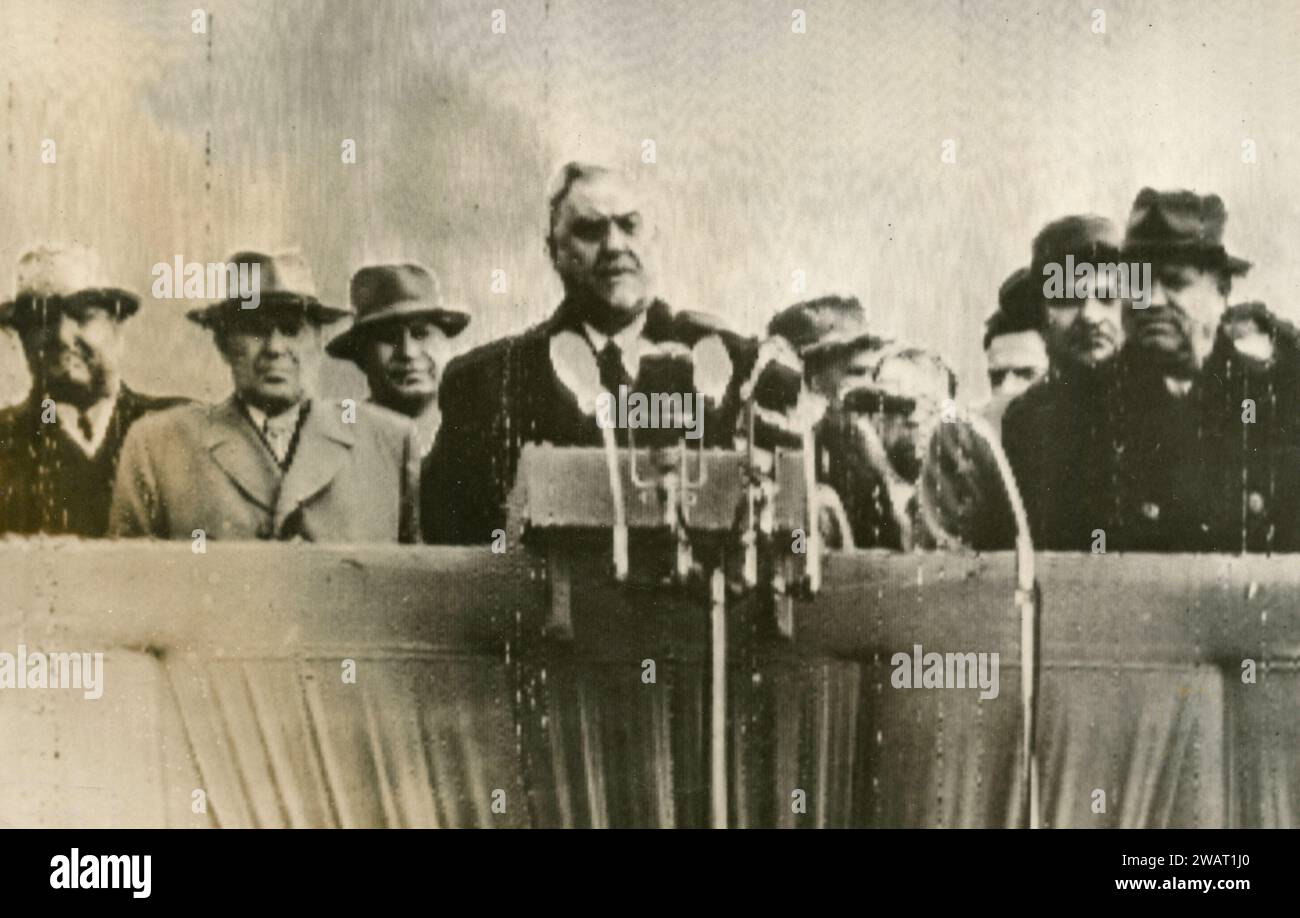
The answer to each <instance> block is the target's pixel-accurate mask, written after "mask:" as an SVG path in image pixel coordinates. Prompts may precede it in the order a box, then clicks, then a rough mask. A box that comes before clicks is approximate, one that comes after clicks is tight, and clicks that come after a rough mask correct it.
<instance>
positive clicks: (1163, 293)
mask: <svg viewBox="0 0 1300 918" xmlns="http://www.w3.org/2000/svg"><path fill="white" fill-rule="evenodd" d="M1150 305H1152V306H1168V305H1169V291H1168V290H1166V289H1165V285H1164V284H1162V283H1160V281H1152V282H1151V304H1150Z"/></svg>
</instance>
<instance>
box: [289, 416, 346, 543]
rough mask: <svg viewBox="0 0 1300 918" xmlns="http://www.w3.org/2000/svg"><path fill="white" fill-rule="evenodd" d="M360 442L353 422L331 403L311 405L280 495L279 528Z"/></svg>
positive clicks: (336, 472)
mask: <svg viewBox="0 0 1300 918" xmlns="http://www.w3.org/2000/svg"><path fill="white" fill-rule="evenodd" d="M355 443H356V435H355V434H354V433H353V429H352V425H350V424H344V423H343V419H342V417H341V416H340V415H339V414H338V412H336V411H334V410H333V408H332V406H330V405H328V404H327V403H323V402H318V403H315V404H313V405H312V406H311V410H310V411H309V412H308V413H307V419H306V420H305V421H303V424H302V429H301V430H300V431H299V432H298V445H297V447H296V448H295V450H294V453H293V461H292V462H291V463H290V465H289V470H288V471H287V472H285V474H284V481H283V482H282V483H281V485H280V496H279V498H278V500H277V501H276V504H275V529H276V531H277V532H279V530H280V527H281V526H282V525H283V524H284V521H285V520H286V519H288V518H289V516H290V515H291V514H292V513H293V512H294V511H295V510H297V509H298V508H299V507H300V506H302V504H304V503H306V502H307V501H308V500H311V498H313V497H315V496H316V495H317V494H319V493H320V492H321V491H322V490H324V489H325V488H326V487H327V486H328V485H329V483H330V482H331V481H333V480H334V476H335V475H337V474H338V471H339V469H340V468H342V467H343V465H344V463H346V462H347V460H348V457H349V455H351V452H352V447H353V445H354V444H355Z"/></svg>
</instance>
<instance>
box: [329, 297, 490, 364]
mask: <svg viewBox="0 0 1300 918" xmlns="http://www.w3.org/2000/svg"><path fill="white" fill-rule="evenodd" d="M420 317H424V318H427V319H428V320H429V321H430V322H432V323H433V324H434V325H437V326H438V327H439V328H441V329H442V331H443V333H444V334H445V335H446V336H447V337H448V338H454V337H456V336H457V335H459V334H460V333H461V332H463V331H464V330H465V328H466V327H467V326H468V325H469V320H470V315H469V313H467V312H462V311H461V310H459V309H447V308H445V307H442V306H433V305H431V304H429V303H424V302H421V301H418V300H409V301H406V302H402V303H395V304H393V305H392V306H391V307H388V308H385V309H384V310H383V311H382V312H376V313H373V314H371V315H368V316H366V317H364V318H361V319H357V320H356V321H355V322H353V323H352V327H351V328H349V329H348V330H347V331H345V332H343V333H342V334H341V335H339V336H338V337H336V338H334V339H333V340H332V341H330V343H329V344H327V345H325V352H326V353H327V354H329V355H330V356H331V357H337V358H338V359H339V360H352V361H355V360H356V359H357V354H358V350H359V348H360V346H361V344H362V343H363V342H365V341H366V340H367V339H368V338H369V337H370V334H371V333H372V332H373V331H374V330H375V329H376V328H377V327H379V326H381V325H386V324H388V323H390V322H400V321H404V320H407V319H414V318H420Z"/></svg>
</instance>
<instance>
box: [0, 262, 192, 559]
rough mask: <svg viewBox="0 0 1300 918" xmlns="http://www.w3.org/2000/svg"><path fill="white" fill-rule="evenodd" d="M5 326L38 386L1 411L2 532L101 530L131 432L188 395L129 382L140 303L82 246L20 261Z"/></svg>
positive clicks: (3, 307)
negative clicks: (130, 330) (147, 391)
mask: <svg viewBox="0 0 1300 918" xmlns="http://www.w3.org/2000/svg"><path fill="white" fill-rule="evenodd" d="M14 286H15V292H14V297H13V299H12V300H10V301H9V302H6V303H3V304H0V325H2V326H5V327H8V328H10V329H11V330H13V331H14V332H15V333H17V335H18V338H19V340H20V342H21V344H22V348H23V353H24V355H25V356H26V358H27V366H28V369H29V371H30V372H31V377H32V387H31V391H30V393H29V394H28V396H27V398H26V399H25V400H24V401H23V402H22V403H20V404H18V405H14V406H12V407H10V408H6V409H5V410H3V411H0V533H4V532H12V533H36V532H42V533H49V534H52V535H57V534H70V535H80V536H87V537H98V536H103V535H104V534H105V532H106V531H107V529H108V511H109V502H110V500H111V497H112V489H113V479H114V476H115V474H116V469H117V462H118V454H119V451H120V450H121V447H122V442H123V440H124V439H125V437H126V434H127V431H128V430H129V429H130V428H131V426H132V425H133V424H134V423H135V422H136V421H137V420H139V419H140V418H142V417H144V416H145V415H146V414H149V413H150V412H154V411H158V410H159V409H162V408H167V407H170V406H172V405H175V404H178V403H179V402H180V401H181V399H176V398H153V397H150V396H147V395H141V394H139V393H137V392H135V391H134V390H132V389H131V388H129V387H128V386H126V385H125V384H124V383H123V382H122V379H121V374H120V363H121V357H122V351H123V344H124V337H123V326H124V325H125V323H126V320H127V319H129V318H130V317H131V316H132V315H134V314H135V313H136V311H137V310H138V309H139V307H140V299H139V297H137V296H136V295H135V294H134V293H131V292H129V291H127V290H125V289H123V288H122V287H121V286H119V285H116V284H113V283H110V282H108V281H106V280H105V279H104V278H103V277H102V276H101V275H100V269H99V258H98V256H97V255H96V253H95V252H94V251H93V250H91V249H89V248H87V247H84V246H67V247H54V246H45V247H41V248H37V249H34V250H32V251H30V252H28V253H26V254H24V255H23V256H22V257H21V258H20V259H19V261H18V270H17V276H16V281H15V285H14Z"/></svg>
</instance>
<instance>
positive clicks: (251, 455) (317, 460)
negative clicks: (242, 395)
mask: <svg viewBox="0 0 1300 918" xmlns="http://www.w3.org/2000/svg"><path fill="white" fill-rule="evenodd" d="M208 421H209V423H208V431H207V436H206V438H205V445H206V446H207V448H208V450H209V451H210V452H211V454H212V458H213V461H214V462H216V463H217V465H218V466H220V468H221V470H222V471H223V472H225V473H226V475H227V476H229V478H230V479H231V480H232V481H233V482H234V483H235V484H236V485H237V486H238V487H239V489H240V490H241V491H243V492H244V494H246V495H247V496H248V498H249V499H250V500H252V501H254V502H255V503H257V504H258V505H259V506H260V507H262V509H264V510H267V511H269V512H272V513H273V514H274V529H275V531H276V532H277V533H278V532H279V530H280V528H281V526H282V524H283V523H284V521H285V520H286V519H287V518H288V517H289V515H290V514H292V513H293V512H294V511H295V510H296V509H298V507H299V506H301V505H302V504H303V503H305V502H306V501H308V500H310V499H311V498H312V497H314V496H315V495H316V494H318V493H320V491H322V490H324V488H325V487H326V486H327V485H329V483H330V482H331V481H333V480H334V476H335V475H336V474H338V471H339V469H340V468H341V467H342V465H343V463H344V460H346V458H347V456H348V455H349V452H350V450H351V448H352V446H353V445H354V444H355V443H356V434H355V433H354V432H353V430H352V427H351V425H349V424H345V423H344V422H343V418H342V413H341V411H336V410H334V406H332V405H330V404H329V403H328V402H316V403H314V404H313V405H312V408H311V410H310V411H309V412H308V413H307V418H306V420H304V421H303V424H302V429H301V430H300V431H299V432H298V444H297V447H296V448H295V450H294V454H293V461H292V462H291V463H290V465H289V469H288V471H286V472H284V473H281V471H280V469H279V467H278V466H277V465H276V463H275V457H274V456H272V455H271V451H270V449H268V448H267V446H266V444H265V443H263V442H262V438H261V437H260V436H259V435H258V433H257V431H256V430H255V429H254V428H253V424H252V422H251V421H249V419H248V416H247V415H246V414H245V413H244V410H243V408H242V407H241V406H240V403H239V401H238V399H236V398H235V397H234V396H233V395H232V396H231V397H230V398H228V399H226V400H225V401H224V402H221V403H220V404H218V405H213V406H212V408H211V409H209V413H208Z"/></svg>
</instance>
